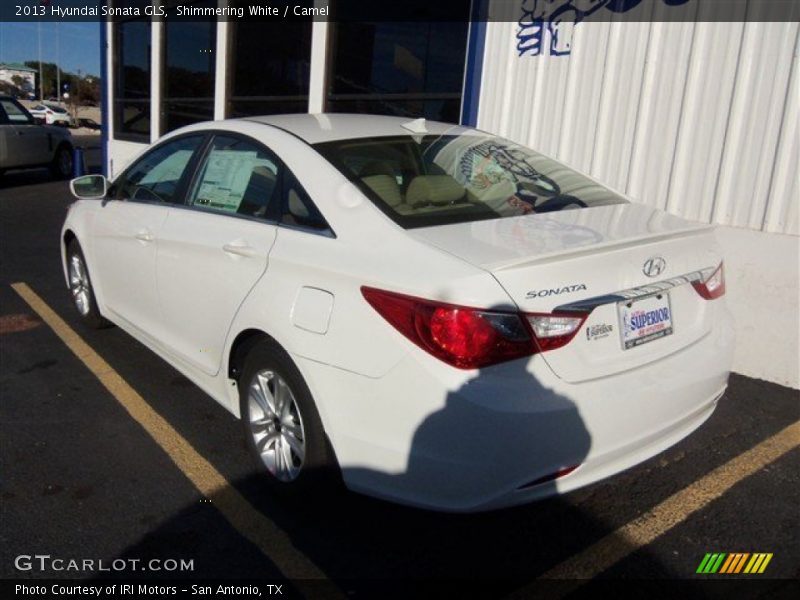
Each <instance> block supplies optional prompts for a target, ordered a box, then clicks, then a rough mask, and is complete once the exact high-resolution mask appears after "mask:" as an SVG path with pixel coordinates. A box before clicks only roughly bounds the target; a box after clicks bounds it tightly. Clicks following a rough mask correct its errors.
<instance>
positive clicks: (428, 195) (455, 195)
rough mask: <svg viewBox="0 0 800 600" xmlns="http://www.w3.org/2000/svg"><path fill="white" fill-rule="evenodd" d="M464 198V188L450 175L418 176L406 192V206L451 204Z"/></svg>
mask: <svg viewBox="0 0 800 600" xmlns="http://www.w3.org/2000/svg"><path fill="white" fill-rule="evenodd" d="M463 198H464V187H463V186H462V185H461V184H460V183H458V182H457V181H456V180H455V179H453V178H452V177H450V175H418V176H417V177H415V178H414V179H412V180H411V183H410V184H409V185H408V191H407V192H406V204H408V205H409V206H412V207H414V206H418V205H425V204H449V203H451V202H457V201H459V200H462V199H463Z"/></svg>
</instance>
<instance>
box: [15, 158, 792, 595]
mask: <svg viewBox="0 0 800 600" xmlns="http://www.w3.org/2000/svg"><path fill="white" fill-rule="evenodd" d="M95 160H96V159H95ZM68 196H69V193H68V191H67V185H66V183H64V182H52V181H50V180H49V178H48V176H47V174H46V172H43V171H42V172H40V171H31V172H25V173H16V174H13V173H12V174H8V175H7V176H6V177H5V178H4V179H3V180H2V181H0V252H1V255H0V256H1V259H0V260H1V262H0V264H1V265H2V271H1V272H0V440H1V441H2V445H1V446H0V447H1V448H2V451H0V498H1V502H0V522H1V523H2V528H0V577H2V578H4V579H12V578H13V579H19V578H23V579H35V578H54V577H68V578H93V577H98V576H102V577H107V576H120V577H122V576H137V577H146V578H154V579H159V580H161V579H170V578H194V579H207V578H235V579H242V580H256V579H259V580H265V579H270V580H272V579H274V580H276V581H277V580H281V579H283V578H285V577H288V578H291V579H295V580H297V581H302V580H320V581H322V583H320V584H314V583H313V582H312V585H318V586H319V587H317V588H313V587H312V588H308V587H303V585H300V584H297V585H296V586H295V587H294V588H291V589H294V590H296V591H300V592H301V593H304V594H305V595H315V594H314V592H313V590H316V591H317V592H319V594H320V595H321V594H322V593H323V592H325V593H344V594H349V595H355V596H359V595H361V596H364V595H370V594H371V593H373V592H375V591H376V590H383V591H384V592H385V593H386V595H390V592H397V591H398V590H406V591H408V589H409V588H408V586H409V585H411V586H413V587H412V588H411V589H413V590H414V591H415V592H417V593H418V594H421V592H422V590H424V589H425V586H426V585H428V584H430V583H431V582H433V581H436V582H438V584H439V585H441V584H443V583H444V584H445V585H447V586H450V587H448V588H447V589H449V590H452V589H454V588H453V586H456V587H459V586H463V588H464V589H467V590H469V589H472V590H474V589H476V588H474V587H471V586H473V585H474V584H475V582H476V581H483V582H484V583H486V582H488V585H489V586H490V587H488V588H483V589H484V591H485V592H486V593H488V595H504V594H507V593H514V592H516V594H517V595H518V596H520V597H522V596H528V595H530V594H531V593H533V592H535V591H536V590H540V591H541V589H542V587H541V586H542V585H546V584H545V583H543V581H542V578H547V579H549V578H552V577H556V578H560V577H565V578H567V579H568V580H570V581H571V584H570V585H569V586H568V587H567V588H564V592H565V593H566V591H569V590H571V589H574V588H575V587H577V585H578V584H581V585H582V584H585V583H586V580H588V579H593V580H594V581H595V582H597V583H598V584H603V583H605V584H608V585H611V584H612V583H614V584H616V583H619V582H630V581H637V582H639V583H641V582H642V581H643V580H650V579H655V580H663V579H670V580H673V579H678V580H681V581H682V585H683V586H684V589H685V590H687V591H688V592H691V591H697V592H698V594H699V593H700V592H702V593H703V594H706V595H712V596H713V595H714V591H716V592H718V595H720V596H722V595H729V594H730V592H731V590H734V591H741V590H744V589H746V587H745V586H747V585H752V587H749V588H747V589H748V590H749V591H750V592H751V596H752V597H766V596H769V597H782V596H786V597H789V596H790V595H793V594H794V593H796V592H797V589H798V588H797V582H798V577H799V576H800V536H799V535H798V533H800V527H798V525H800V511H799V510H798V506H800V450H799V449H798V446H800V433H798V427H797V425H796V423H797V422H798V419H800V393H798V391H796V390H792V389H788V388H783V387H780V386H777V385H774V384H769V383H766V382H762V381H757V380H753V379H748V378H745V377H742V376H738V375H733V376H732V378H731V382H730V387H729V390H728V392H727V393H726V395H725V396H724V397H723V398H722V400H721V401H720V404H719V407H718V409H717V411H716V412H715V414H714V415H713V416H712V417H711V419H710V420H709V421H708V422H707V423H706V424H705V425H704V426H703V427H701V428H700V429H699V430H698V431H696V432H695V433H693V434H692V435H691V436H690V437H689V438H688V439H686V440H684V441H683V442H682V443H680V444H678V445H677V446H675V447H673V448H672V449H670V450H668V451H667V452H665V453H663V454H661V455H659V456H657V457H655V458H653V459H651V460H649V461H647V462H646V463H644V464H642V465H640V466H638V467H636V468H634V469H631V470H629V471H627V472H625V473H623V474H620V475H618V476H616V477H613V478H611V479H609V480H607V481H605V482H602V483H599V484H596V485H594V486H591V487H589V488H587V489H584V490H580V491H578V492H575V493H572V494H569V495H567V496H565V497H563V498H558V499H552V500H546V501H542V502H538V503H535V504H531V505H528V506H523V507H518V508H514V509H508V510H503V511H498V512H493V513H488V514H478V515H443V514H437V513H430V512H425V511H419V510H414V509H410V508H403V507H399V506H394V505H391V504H387V503H384V502H381V501H377V500H372V499H369V498H366V497H362V496H359V495H355V494H352V493H348V492H339V493H335V494H332V495H331V496H326V497H325V498H309V499H307V500H304V501H302V502H297V501H295V502H289V501H287V500H285V499H283V498H275V497H272V496H271V495H269V494H268V491H267V489H266V488H265V487H264V485H263V482H262V481H261V479H260V478H259V477H258V476H257V474H256V473H255V470H254V468H253V464H252V463H251V459H250V458H249V456H248V454H247V452H246V448H245V446H244V443H243V439H242V436H241V435H240V429H239V424H238V422H237V421H236V420H235V419H234V418H233V417H232V416H231V415H229V414H228V413H227V412H226V411H225V410H223V409H222V408H221V407H220V406H218V405H217V404H216V403H214V402H213V401H212V400H211V399H210V398H208V397H207V396H205V395H204V394H203V393H202V392H201V391H200V390H199V389H197V388H196V387H194V386H193V385H192V384H191V383H189V381H188V380H186V379H185V378H184V377H183V376H181V375H180V374H179V373H177V372H176V371H175V370H173V369H172V368H171V367H169V366H168V365H167V364H165V363H164V362H163V361H161V360H160V359H159V358H158V357H156V356H155V355H154V354H152V353H151V352H149V351H148V350H146V349H145V348H144V347H143V346H141V345H140V344H139V343H137V342H136V341H134V340H133V339H132V338H130V337H129V336H127V335H126V334H125V333H123V332H122V331H121V330H119V329H116V328H111V329H105V330H100V331H90V330H87V329H85V328H84V327H82V326H81V324H80V323H79V322H78V320H77V318H76V314H75V312H74V311H73V309H72V305H71V302H70V299H69V296H68V293H67V291H66V289H65V286H64V281H63V276H62V273H61V266H60V262H59V261H60V255H59V246H58V243H59V232H60V227H61V223H62V220H63V217H64V213H65V209H66V206H67V204H68V202H69V201H70V200H69V197H68ZM17 283H24V284H25V285H24V286H23V287H20V286H17V287H16V289H15V288H12V287H11V284H17ZM19 290H22V292H20V291H19ZM26 290H30V292H32V293H33V294H34V296H31V295H30V294H28V295H27V296H26V295H25V294H26V293H27V292H26ZM26 298H27V300H26ZM31 298H34V299H35V298H39V299H40V300H41V305H36V304H31ZM37 306H39V308H40V309H41V310H44V309H42V308H41V307H42V306H44V307H45V308H46V309H47V310H51V311H52V312H53V314H54V315H55V317H56V320H53V319H52V318H45V317H43V316H42V315H41V314H40V312H41V310H40V311H38V312H37ZM47 314H49V313H47ZM60 320H63V323H61V324H60V325H59V324H58V322H59V321H60ZM54 323H55V325H54ZM71 332H74V333H71ZM74 334H77V336H79V338H80V339H79V340H77V341H76V338H75V335H74ZM83 342H85V344H86V345H88V347H89V350H86V348H85V347H83V346H80V343H83ZM76 348H78V349H81V348H83V350H82V351H81V352H83V354H81V356H77V355H76V353H75V349H76ZM776 351H779V350H778V349H776ZM92 352H93V354H92ZM87 353H88V354H87ZM79 354H80V352H79ZM97 358H99V360H98V359H97ZM120 382H121V383H120ZM793 425H794V427H792V426H793ZM787 428H789V429H787ZM720 552H724V553H738V552H742V553H772V554H773V556H772V558H771V561H770V562H769V565H768V568H767V569H766V570H765V572H764V573H763V574H761V575H744V574H739V575H727V576H726V575H697V574H696V570H697V568H698V566H699V564H700V562H701V561H702V559H703V558H704V556H705V554H706V553H720ZM33 554H47V555H51V556H52V557H61V558H64V559H70V558H76V559H84V558H90V559H102V560H105V561H111V560H113V559H118V558H126V559H138V560H142V561H147V560H149V559H151V558H156V559H161V560H164V559H175V560H181V559H184V560H190V561H193V567H194V568H193V570H192V571H190V572H179V571H165V570H161V571H147V572H144V573H142V572H131V571H126V572H123V573H111V574H107V573H106V574H103V573H97V572H92V571H88V572H85V571H54V570H52V569H44V570H37V569H31V570H19V569H18V568H17V567H16V566H15V559H16V557H18V556H19V555H33ZM573 578H577V579H579V580H580V581H572V579H573ZM710 580H711V581H720V582H722V581H723V580H724V582H725V586H726V587H719V588H706V587H703V586H705V585H707V584H708V582H709V581H710ZM751 582H752V583H751ZM590 585H591V584H590ZM579 589H580V588H579ZM655 589H656V590H659V589H660V590H661V591H662V592H663V593H664V594H667V591H670V590H671V588H669V586H668V585H666V584H659V586H658V588H655ZM309 590H312V591H311V592H309ZM553 591H554V593H556V594H557V595H560V594H561V592H560V591H559V590H557V589H555V588H553ZM656 595H657V594H656ZM668 595H673V594H672V593H670V594H668Z"/></svg>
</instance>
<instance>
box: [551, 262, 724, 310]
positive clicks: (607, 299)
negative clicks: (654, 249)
mask: <svg viewBox="0 0 800 600" xmlns="http://www.w3.org/2000/svg"><path fill="white" fill-rule="evenodd" d="M716 269H717V267H706V268H705V269H700V270H699V271H693V272H692V273H687V274H686V275H679V276H677V277H672V278H670V279H665V280H664V281H657V282H655V283H650V284H648V285H642V286H639V287H633V288H628V289H627V290H620V291H619V292H614V293H613V294H605V295H603V296H594V297H592V298H586V299H584V300H576V301H575V302H570V303H568V304H562V305H560V306H557V307H556V308H555V309H553V312H587V313H589V312H592V311H593V310H594V309H595V308H597V307H598V306H602V305H604V304H613V303H615V302H622V301H624V300H639V299H640V298H646V297H647V296H653V295H655V294H660V293H662V292H666V291H667V290H670V289H672V288H676V287H678V286H681V285H686V284H687V283H693V282H695V281H705V280H706V279H708V278H709V277H710V276H711V275H713V273H714V271H715V270H716Z"/></svg>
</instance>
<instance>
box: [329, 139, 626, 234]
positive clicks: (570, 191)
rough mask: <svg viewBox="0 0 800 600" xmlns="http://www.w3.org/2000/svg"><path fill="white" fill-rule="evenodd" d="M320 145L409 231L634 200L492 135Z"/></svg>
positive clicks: (347, 175) (360, 141) (348, 176)
mask: <svg viewBox="0 0 800 600" xmlns="http://www.w3.org/2000/svg"><path fill="white" fill-rule="evenodd" d="M315 148H316V149H317V150H318V151H319V152H320V153H321V154H322V155H323V156H324V157H325V158H326V159H328V160H329V161H330V162H331V163H332V164H333V165H334V166H335V167H337V168H338V169H339V170H340V171H341V172H342V173H343V174H344V175H345V176H346V177H347V178H348V179H350V180H351V181H353V182H354V183H355V184H356V185H357V186H359V187H360V188H361V190H362V191H363V192H364V193H365V194H366V195H367V196H368V197H369V198H370V199H371V200H372V201H373V202H374V203H375V205H376V206H377V207H378V208H380V209H381V210H382V211H384V212H385V213H386V214H387V215H388V216H389V217H390V218H392V219H393V220H394V221H395V222H396V223H398V224H399V225H401V226H402V227H405V228H413V227H427V226H432V225H445V224H449V223H458V222H469V221H478V220H484V219H500V218H505V217H515V216H521V215H526V214H531V213H544V212H553V211H558V210H569V209H580V208H588V207H592V206H602V205H606V204H622V203H625V202H626V200H625V199H624V198H623V197H622V196H620V195H618V194H616V193H614V192H612V191H611V190H609V189H608V188H605V187H603V186H602V185H600V184H599V183H596V182H594V181H592V180H591V179H589V178H587V177H585V176H583V175H581V174H579V173H577V172H575V171H573V170H572V169H569V168H568V167H565V166H564V165H562V164H560V163H558V162H556V161H554V160H552V159H550V158H547V157H546V156H543V155H542V154H539V153H537V152H534V151H533V150H531V149H529V148H525V147H523V146H519V145H517V144H515V143H513V142H510V141H509V140H505V139H503V138H499V137H493V136H488V135H486V136H484V135H479V134H467V135H443V136H433V135H429V136H425V137H424V138H422V139H415V138H414V137H412V136H396V137H386V138H365V139H354V140H341V141H336V142H326V143H323V144H317V145H316V146H315Z"/></svg>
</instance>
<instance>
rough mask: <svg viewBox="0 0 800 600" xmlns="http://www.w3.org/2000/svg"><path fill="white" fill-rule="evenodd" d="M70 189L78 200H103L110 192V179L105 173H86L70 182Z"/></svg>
mask: <svg viewBox="0 0 800 600" xmlns="http://www.w3.org/2000/svg"><path fill="white" fill-rule="evenodd" d="M69 191H71V192H72V195H73V196H75V197H76V198H77V199H78V200H101V199H102V198H105V197H106V193H107V192H108V179H106V178H105V177H104V176H103V175H84V176H83V177H76V178H75V179H73V180H72V181H70V182H69Z"/></svg>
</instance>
